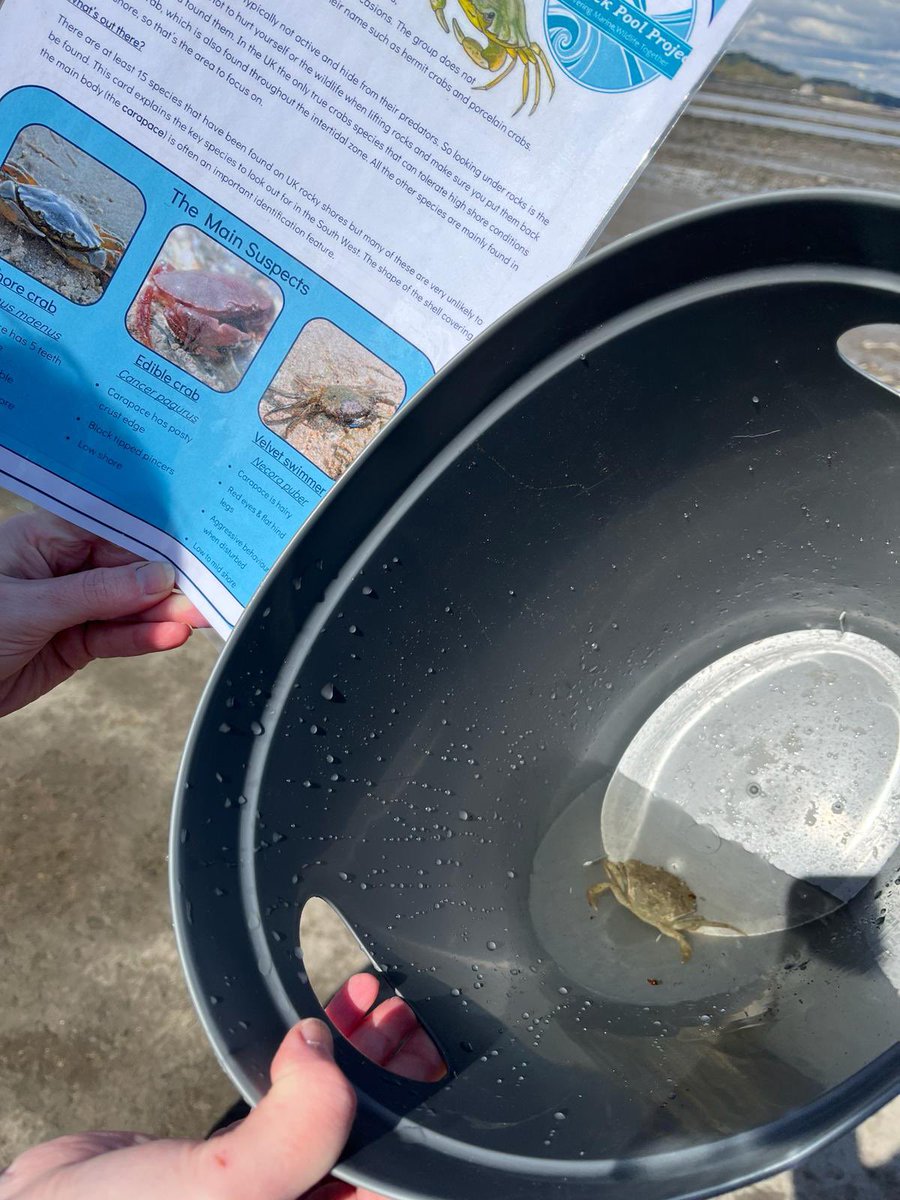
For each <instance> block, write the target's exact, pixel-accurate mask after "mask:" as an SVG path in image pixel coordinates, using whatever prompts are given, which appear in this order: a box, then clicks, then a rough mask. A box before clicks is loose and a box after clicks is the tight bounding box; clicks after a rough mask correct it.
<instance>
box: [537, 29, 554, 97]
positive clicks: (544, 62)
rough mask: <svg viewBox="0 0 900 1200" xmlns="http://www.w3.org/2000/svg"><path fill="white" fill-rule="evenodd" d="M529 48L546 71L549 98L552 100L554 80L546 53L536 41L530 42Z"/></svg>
mask: <svg viewBox="0 0 900 1200" xmlns="http://www.w3.org/2000/svg"><path fill="white" fill-rule="evenodd" d="M531 49H532V50H533V51H534V53H535V54H536V55H537V56H538V58H539V59H540V63H541V66H542V67H543V68H544V70H545V71H546V72H547V78H548V79H549V80H550V99H551V100H552V99H553V93H554V92H555V91H556V80H555V79H554V77H553V71H552V69H551V67H550V63H549V62H548V60H547V55H546V54H545V53H544V51H543V50H542V49H541V47H540V46H539V45H538V44H537V42H534V43H532V47H531Z"/></svg>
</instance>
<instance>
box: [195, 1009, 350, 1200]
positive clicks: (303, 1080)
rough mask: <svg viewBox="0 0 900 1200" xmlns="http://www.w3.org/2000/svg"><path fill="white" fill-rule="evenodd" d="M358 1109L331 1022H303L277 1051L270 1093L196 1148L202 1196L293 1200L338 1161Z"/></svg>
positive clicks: (312, 1020)
mask: <svg viewBox="0 0 900 1200" xmlns="http://www.w3.org/2000/svg"><path fill="white" fill-rule="evenodd" d="M355 1110H356V1096H355V1095H354V1092H353V1089H352V1087H351V1086H350V1084H349V1083H348V1082H347V1080H346V1079H345V1077H344V1076H343V1074H342V1073H341V1071H340V1070H339V1068H338V1067H337V1065H336V1064H335V1061H334V1057H333V1053H332V1040H331V1033H330V1031H329V1030H328V1027H327V1026H326V1025H325V1024H324V1023H323V1022H322V1021H317V1020H314V1019H310V1020H306V1021H301V1022H300V1024H299V1025H297V1026H295V1027H294V1028H293V1029H292V1030H291V1031H290V1033H289V1034H288V1035H287V1037H286V1038H285V1039H284V1041H283V1042H282V1043H281V1047H280V1049H279V1051H278V1053H277V1054H276V1055H275V1058H274V1060H273V1062H272V1087H271V1089H270V1091H269V1092H268V1093H267V1095H266V1096H264V1097H263V1099H262V1100H261V1101H260V1102H259V1104H258V1105H257V1106H256V1108H255V1109H254V1110H253V1111H252V1112H251V1113H250V1115H249V1116H248V1117H246V1118H245V1119H244V1120H243V1121H242V1122H241V1123H240V1124H239V1125H237V1126H234V1127H233V1128H232V1129H229V1130H228V1131H227V1132H225V1133H223V1134H222V1135H221V1136H219V1137H215V1138H213V1139H211V1140H210V1141H208V1142H204V1143H203V1144H202V1145H201V1146H199V1147H198V1148H197V1149H198V1153H199V1154H200V1155H201V1156H202V1158H203V1159H204V1160H205V1161H204V1162H203V1164H202V1166H201V1167H200V1170H201V1173H202V1174H201V1178H202V1179H203V1180H204V1183H205V1185H207V1187H206V1188H205V1190H204V1193H203V1194H204V1195H206V1194H209V1195H211V1196H219V1195H221V1196H226V1197H228V1198H229V1200H230V1198H231V1197H235V1198H238V1197H248V1196H253V1197H254V1198H255V1200H295V1198H296V1197H297V1196H299V1195H301V1194H302V1193H304V1192H306V1191H307V1190H308V1189H309V1188H311V1187H313V1186H314V1185H315V1184H316V1183H318V1182H319V1181H320V1180H321V1179H322V1178H324V1176H325V1175H327V1174H328V1172H329V1171H330V1170H331V1168H332V1167H333V1166H334V1164H335V1163H336V1162H337V1160H338V1156H339V1155H340V1152H341V1150H342V1149H343V1146H344V1143H345V1142H346V1140H347V1136H348V1134H349V1133H350V1126H351V1124H352V1122H353V1115H354V1112H355ZM207 1189H208V1190H207Z"/></svg>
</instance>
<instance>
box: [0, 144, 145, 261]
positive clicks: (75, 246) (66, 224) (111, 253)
mask: <svg viewBox="0 0 900 1200" xmlns="http://www.w3.org/2000/svg"><path fill="white" fill-rule="evenodd" d="M0 216H2V217H5V219H6V220H7V221H10V222H11V223H12V224H13V225H16V226H18V228H19V229H23V230H25V232H26V233H29V234H31V235H32V236H33V237H39V238H43V239H44V241H45V242H46V243H47V245H48V246H50V247H52V249H54V250H55V251H56V253H57V254H59V255H60V256H61V257H62V258H64V259H65V260H66V262H68V263H70V264H71V265H72V266H73V267H78V268H80V269H81V270H94V271H97V272H99V273H100V275H102V276H104V277H105V278H107V279H108V278H109V276H110V275H112V273H113V271H114V270H115V269H116V266H117V265H118V262H119V259H120V258H121V257H122V253H123V251H124V249H125V244H124V242H122V241H121V240H120V239H119V238H117V237H114V236H113V235H112V234H111V233H107V231H106V230H105V229H101V228H100V226H98V225H95V224H94V222H93V221H92V220H91V219H90V217H88V216H87V214H86V213H85V212H83V211H82V209H80V208H79V207H78V205H77V204H76V203H75V202H74V201H73V200H70V199H69V198H68V196H63V195H60V194H59V193H58V192H54V191H53V190H52V189H50V188H45V187H40V186H39V185H38V182H37V180H36V179H33V178H32V176H31V175H29V174H28V172H27V171H23V170H22V168H21V167H18V166H16V165H15V164H14V163H10V162H6V163H4V164H3V166H2V167H0Z"/></svg>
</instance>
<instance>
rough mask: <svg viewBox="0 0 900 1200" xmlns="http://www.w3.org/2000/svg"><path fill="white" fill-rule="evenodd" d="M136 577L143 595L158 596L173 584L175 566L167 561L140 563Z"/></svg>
mask: <svg viewBox="0 0 900 1200" xmlns="http://www.w3.org/2000/svg"><path fill="white" fill-rule="evenodd" d="M137 579H138V583H139V584H140V588H141V591H142V592H143V593H144V595H145V596H159V595H160V594H162V593H163V592H171V590H172V588H173V587H174V586H175V568H174V567H173V566H172V564H171V563H167V562H147V563H141V565H140V566H139V567H138V568H137Z"/></svg>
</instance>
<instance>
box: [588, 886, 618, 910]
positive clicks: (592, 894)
mask: <svg viewBox="0 0 900 1200" xmlns="http://www.w3.org/2000/svg"><path fill="white" fill-rule="evenodd" d="M611 889H612V884H611V883H595V884H594V886H593V887H589V888H588V890H587V901H588V904H589V905H590V906H591V908H596V907H597V901H598V900H599V898H600V897H601V896H602V895H603V893H604V892H608V891H610V890H611Z"/></svg>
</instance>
